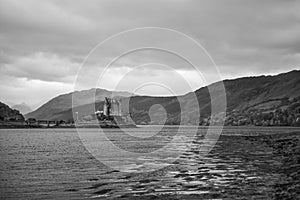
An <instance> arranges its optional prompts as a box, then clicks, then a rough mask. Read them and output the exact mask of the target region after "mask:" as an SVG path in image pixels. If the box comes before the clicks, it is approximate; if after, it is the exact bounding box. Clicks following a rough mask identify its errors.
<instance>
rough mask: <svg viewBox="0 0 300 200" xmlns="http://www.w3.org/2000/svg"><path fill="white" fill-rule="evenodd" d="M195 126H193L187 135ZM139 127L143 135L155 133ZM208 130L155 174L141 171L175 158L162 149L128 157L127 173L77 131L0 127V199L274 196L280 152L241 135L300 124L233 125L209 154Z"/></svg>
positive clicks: (115, 135) (152, 143)
mask: <svg viewBox="0 0 300 200" xmlns="http://www.w3.org/2000/svg"><path fill="white" fill-rule="evenodd" d="M191 128H193V127H186V128H185V133H186V134H185V136H186V137H187V138H188V137H189V134H188V133H189V130H190V129H191ZM138 130H139V131H141V133H143V134H147V131H148V132H149V129H147V131H144V132H143V130H144V129H143V128H139V129H138ZM172 130H173V129H172V128H171V127H169V128H166V129H165V130H164V133H163V134H161V135H159V137H158V138H156V139H154V140H151V141H147V142H148V145H149V146H146V147H145V148H150V147H153V146H155V144H157V143H158V142H160V141H162V139H161V137H170V135H168V132H169V133H171V132H172ZM205 130H206V129H205V128H202V129H200V130H199V131H198V132H199V134H198V136H197V137H196V138H191V141H192V142H191V145H192V146H191V148H190V149H189V150H187V151H185V150H186V148H185V145H181V144H180V143H177V144H176V145H175V146H174V149H173V150H174V151H182V154H181V156H180V157H179V158H178V159H177V160H176V161H175V162H173V164H172V165H166V166H165V167H164V168H162V169H160V170H157V171H154V172H147V173H136V172H143V171H144V169H145V167H148V168H149V167H152V166H156V165H161V164H162V162H161V160H163V159H172V158H170V157H166V156H161V155H160V154H156V155H155V156H153V155H152V156H145V155H141V156H138V157H136V158H134V159H130V158H124V162H126V163H127V164H126V165H122V167H123V168H122V170H121V171H119V170H115V169H111V168H108V167H107V166H105V165H103V164H101V163H100V162H98V161H97V160H96V159H95V158H94V157H93V156H91V154H90V153H89V152H88V151H87V150H86V149H85V148H84V146H83V145H82V143H81V141H80V139H79V137H78V135H77V133H76V130H73V129H32V130H30V129H20V130H0V144H1V152H0V156H1V160H0V173H1V174H0V178H1V179H0V198H9V197H11V198H31V199H32V198H67V199H83V198H108V199H115V198H125V199H126V198H129V197H130V198H138V197H140V196H144V197H145V198H147V197H149V198H150V197H153V196H155V197H161V198H164V199H166V198H167V196H168V195H179V196H180V195H189V197H190V198H193V197H194V198H195V199H197V198H196V197H199V196H200V197H203V198H223V197H225V198H226V197H230V198H232V197H234V195H238V196H239V195H240V196H246V197H247V196H248V197H253V198H255V197H257V198H259V197H266V196H267V195H268V193H270V192H271V191H270V190H271V188H272V187H271V186H272V185H273V184H274V182H275V181H276V180H277V178H278V175H277V174H276V173H273V171H272V169H273V168H276V167H278V165H280V164H281V160H280V158H279V157H278V156H274V155H273V153H274V152H273V150H272V148H271V147H269V146H267V145H265V144H263V143H255V142H253V141H252V140H250V139H247V137H245V136H241V135H248V136H251V135H260V134H273V133H283V132H286V133H288V132H293V131H295V129H292V128H291V129H281V128H272V129H268V128H248V129H245V128H242V129H241V128H227V129H225V130H224V133H223V134H224V136H221V138H220V140H219V141H218V143H217V144H216V146H215V147H214V149H213V150H212V151H211V152H210V153H209V154H208V155H207V156H205V157H203V156H202V154H201V152H200V151H201V148H199V147H200V146H201V145H203V144H202V141H203V136H202V135H204V134H205ZM85 131H87V133H92V132H96V130H93V129H86V130H85ZM132 131H137V129H135V130H132ZM149 134H151V132H150V133H149ZM151 136H152V134H151ZM111 138H113V139H114V140H116V141H118V132H117V131H116V130H111ZM154 138H155V137H154ZM119 140H121V139H120V138H119ZM130 144H132V143H130V141H129V142H128V144H127V145H128V146H127V147H128V148H136V147H131V146H130ZM169 150H170V151H172V149H169ZM111 159H112V160H113V158H111ZM116 165H118V163H116ZM124 171H128V172H130V173H125V172H124Z"/></svg>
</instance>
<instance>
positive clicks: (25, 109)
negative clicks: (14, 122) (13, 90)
mask: <svg viewBox="0 0 300 200" xmlns="http://www.w3.org/2000/svg"><path fill="white" fill-rule="evenodd" d="M12 108H13V109H16V110H19V111H20V112H21V113H22V114H23V115H25V114H27V113H29V112H31V111H32V110H31V108H30V106H28V105H27V104H26V103H21V104H17V105H14V106H13V107H12Z"/></svg>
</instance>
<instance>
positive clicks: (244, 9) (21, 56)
mask: <svg viewBox="0 0 300 200" xmlns="http://www.w3.org/2000/svg"><path fill="white" fill-rule="evenodd" d="M299 7H300V2H299V1H296V0H285V1H281V0H266V1H261V0H246V1H240V0H227V1H226V2H225V1H221V2H220V1H219V0H177V1H174V0H166V1H158V0H151V1H150V0H147V1H139V0H125V1H124V0H116V1H110V0H103V1H97V0H87V1H86V0H77V1H76V2H74V1H71V0H65V1H60V0H49V1H46V2H45V1H38V0H24V1H23V0H0V27H1V28H0V71H1V74H2V75H1V76H2V78H3V80H4V79H10V80H11V81H10V83H9V84H11V91H9V90H5V89H3V87H2V89H1V91H0V92H2V93H4V94H7V96H9V94H12V93H14V92H20V91H19V90H15V89H14V88H13V87H12V86H13V85H14V84H16V83H21V84H22V85H23V86H26V87H27V88H26V89H24V91H26V90H30V89H31V87H33V85H32V84H33V83H37V82H39V83H43V84H42V85H48V84H49V85H53V84H54V85H55V87H49V90H52V91H56V92H53V94H54V93H56V94H58V93H60V92H62V91H63V89H61V88H58V86H59V85H60V86H62V87H63V86H65V85H68V86H67V87H66V88H68V89H69V88H70V87H69V84H71V83H72V81H73V80H75V78H76V72H77V70H78V68H79V67H80V65H81V63H82V62H83V60H84V58H85V57H86V56H87V54H88V53H89V51H90V50H91V49H92V48H93V47H95V46H96V45H97V44H98V43H99V42H101V41H103V40H105V39H106V38H107V37H109V36H111V35H113V34H116V33H118V32H120V31H124V30H128V29H131V28H136V27H145V26H157V27H166V28H171V29H175V30H178V31H181V32H183V33H185V34H187V35H189V36H191V37H192V38H194V39H195V40H197V41H198V42H200V43H201V44H203V46H204V47H205V48H206V49H207V50H208V52H209V53H210V55H211V56H212V57H213V59H214V61H215V62H216V64H217V65H218V66H219V69H220V72H221V75H222V77H223V78H234V77H239V76H244V75H259V74H274V73H279V72H283V71H288V70H292V69H295V68H298V69H299V62H300V56H299V53H300V37H299V35H300V14H299V9H298V8H299ZM139 38H140V36H139V35H135V36H134V37H132V38H129V39H128V40H127V41H126V42H115V43H110V44H109V45H107V46H105V51H104V52H103V54H99V57H95V59H94V60H93V61H92V62H93V63H91V67H90V69H87V72H86V73H87V74H90V75H91V76H99V74H96V75H95V71H97V70H96V69H98V68H103V66H100V65H98V63H99V62H100V63H101V62H102V61H101V60H105V61H110V60H111V59H113V58H114V56H115V55H116V54H117V55H118V53H119V52H120V49H122V48H124V47H126V46H130V45H132V46H134V45H138V43H139V42H140V41H139V40H138V39H139ZM147 38H149V40H150V39H151V40H152V41H153V44H157V45H165V46H168V45H171V46H172V45H173V46H175V45H178V46H179V47H182V49H185V48H186V46H185V45H186V44H185V42H184V40H178V39H174V38H170V40H165V39H162V38H160V37H158V35H148V36H147ZM187 49H188V48H187ZM187 54H188V55H190V56H191V57H197V56H199V55H198V54H197V53H196V54H195V51H194V50H193V49H190V50H189V51H188V52H187ZM153 56H155V59H153ZM153 61H156V62H160V63H166V64H168V65H170V66H172V67H174V68H175V69H176V70H177V71H178V72H181V73H183V74H186V76H188V77H189V78H190V79H191V82H193V87H197V84H198V87H200V86H201V84H202V82H201V81H200V82H201V83H199V81H198V77H197V76H195V75H193V70H191V68H190V66H188V65H187V64H184V63H183V62H181V61H178V59H174V57H172V56H169V55H165V54H160V55H158V54H155V53H153V52H152V53H147V52H143V53H141V52H140V53H135V54H132V55H128V56H127V57H126V58H124V59H122V62H118V63H115V65H113V66H112V67H113V68H114V69H111V72H113V73H110V75H109V76H108V79H110V80H115V79H116V76H117V74H119V73H121V72H123V71H122V70H123V69H124V68H122V67H124V66H125V67H128V68H131V69H132V68H133V67H134V66H136V65H137V64H141V63H143V62H144V63H147V62H153ZM203 66H205V67H206V66H207V65H205V64H204V65H203ZM100 71H101V70H100ZM202 72H203V73H204V74H205V73H208V72H207V71H205V69H203V71H202ZM139 73H141V74H143V73H142V72H141V71H140V72H139ZM147 73H148V74H145V76H144V74H143V76H142V75H141V76H140V78H141V80H142V78H145V77H146V76H147V75H148V77H150V78H151V77H157V76H161V75H162V74H161V71H159V70H151V68H150V69H149V70H148V72H147ZM187 74H188V75H187ZM206 76H207V77H208V79H210V80H207V82H211V81H213V78H211V77H212V75H211V74H206ZM164 77H165V79H166V80H167V79H169V77H168V74H165V75H164ZM136 78H139V77H136ZM88 81H89V80H87V83H88ZM87 85H88V84H87ZM7 87H8V86H7ZM107 87H109V84H108V85H107ZM65 90H66V91H67V89H65ZM180 91H182V90H180ZM22 94H23V93H22ZM24 94H25V92H24ZM25 95H26V94H25ZM12 96H15V98H17V97H16V95H12Z"/></svg>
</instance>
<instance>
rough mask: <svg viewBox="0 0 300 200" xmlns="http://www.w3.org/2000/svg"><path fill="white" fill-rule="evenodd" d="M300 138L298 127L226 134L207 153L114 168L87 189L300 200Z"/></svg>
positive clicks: (111, 193) (118, 194)
mask: <svg viewBox="0 0 300 200" xmlns="http://www.w3.org/2000/svg"><path fill="white" fill-rule="evenodd" d="M299 139H300V132H297V131H296V132H292V133H285V134H282V133H277V134H271V135H257V136H255V135H254V136H221V138H220V139H219V142H218V143H217V145H216V146H215V148H214V149H213V150H212V151H211V152H210V153H209V155H207V156H205V157H199V155H200V153H199V151H197V145H195V149H192V150H191V151H189V152H186V153H184V154H183V155H182V156H181V158H180V159H179V160H178V161H176V162H175V163H174V165H172V166H168V167H166V168H164V169H162V170H159V171H156V172H151V173H146V174H145V173H142V174H124V175H121V174H122V173H119V172H117V171H112V172H111V173H110V174H104V175H103V176H100V177H98V178H97V180H92V181H91V182H94V183H92V184H91V186H90V187H88V188H86V189H87V190H90V192H91V193H92V194H93V195H92V196H91V198H96V199H98V198H99V199H102V198H103V199H141V198H142V199H297V198H299V196H300V143H299ZM200 141H201V140H199V143H201V142H200ZM195 143H197V142H195ZM198 145H200V144H198ZM104 180H106V181H104Z"/></svg>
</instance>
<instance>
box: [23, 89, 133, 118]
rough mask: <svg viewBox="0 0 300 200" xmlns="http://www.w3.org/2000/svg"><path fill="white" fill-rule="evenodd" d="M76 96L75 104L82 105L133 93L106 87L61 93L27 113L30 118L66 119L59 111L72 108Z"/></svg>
mask: <svg viewBox="0 0 300 200" xmlns="http://www.w3.org/2000/svg"><path fill="white" fill-rule="evenodd" d="M73 95H74V96H76V101H75V102H73V103H74V106H75V107H77V106H81V105H85V104H90V103H93V102H94V101H96V102H99V101H103V100H104V98H105V97H110V96H112V95H113V96H120V97H128V96H131V95H132V94H131V93H128V92H112V91H108V90H104V89H99V88H97V89H95V88H93V89H90V90H82V91H75V92H71V93H68V94H62V95H59V96H57V97H55V98H53V99H51V100H50V101H48V102H47V103H45V104H44V105H42V106H41V107H39V108H38V109H37V110H35V111H33V112H30V113H28V114H26V115H25V117H26V118H27V119H28V118H36V119H43V120H56V119H60V120H61V119H64V120H66V119H65V118H64V116H63V115H60V114H59V113H61V112H63V111H66V110H69V109H71V108H72V96H73Z"/></svg>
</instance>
